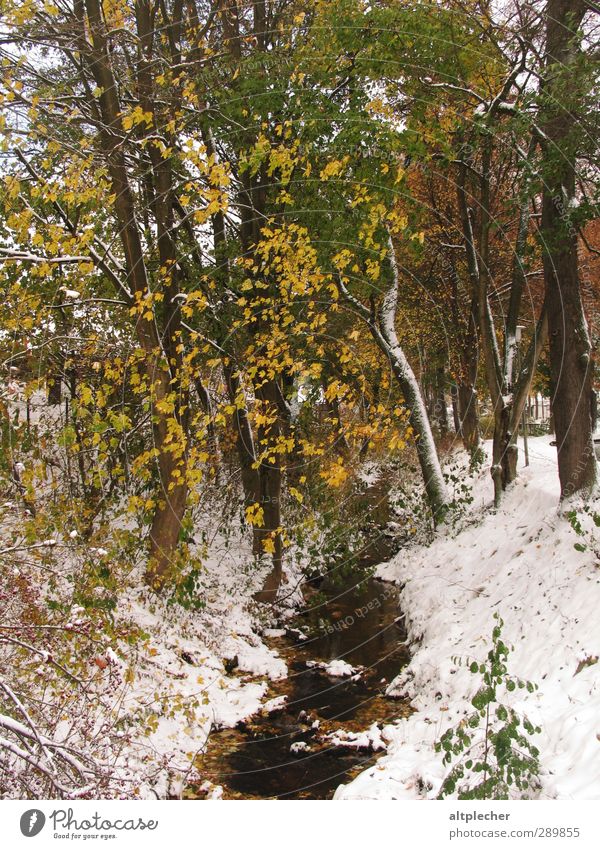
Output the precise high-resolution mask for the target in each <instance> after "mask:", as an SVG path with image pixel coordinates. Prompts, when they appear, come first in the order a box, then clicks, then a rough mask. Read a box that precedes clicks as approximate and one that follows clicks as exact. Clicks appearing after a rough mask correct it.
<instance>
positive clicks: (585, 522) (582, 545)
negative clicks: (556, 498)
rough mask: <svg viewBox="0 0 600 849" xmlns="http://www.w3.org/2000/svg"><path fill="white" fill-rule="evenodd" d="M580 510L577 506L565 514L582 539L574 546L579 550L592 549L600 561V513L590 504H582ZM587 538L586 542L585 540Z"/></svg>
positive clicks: (599, 561)
mask: <svg viewBox="0 0 600 849" xmlns="http://www.w3.org/2000/svg"><path fill="white" fill-rule="evenodd" d="M579 511H580V512H578V511H577V510H576V509H575V508H573V509H572V510H568V511H567V513H566V514H565V516H566V518H567V521H568V522H569V524H570V525H571V527H572V528H573V530H574V531H575V533H576V534H577V536H578V537H580V538H581V539H580V540H579V541H578V542H576V543H575V544H574V546H573V548H575V549H576V550H577V551H582V552H583V551H591V552H592V553H593V554H594V555H595V557H596V561H597V562H598V563H600V543H599V542H598V531H597V528H600V513H598V512H596V510H594V508H593V507H592V506H591V505H589V504H582V505H581V506H580V508H579ZM584 540H585V542H584Z"/></svg>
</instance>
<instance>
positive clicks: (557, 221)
mask: <svg viewBox="0 0 600 849" xmlns="http://www.w3.org/2000/svg"><path fill="white" fill-rule="evenodd" d="M586 10H587V4H586V3H584V2H583V0H548V3H547V5H546V19H547V20H546V78H545V80H544V87H543V94H544V106H543V111H544V113H545V114H544V120H543V126H542V128H543V131H544V133H545V135H546V137H547V139H548V141H547V146H546V148H545V151H544V159H545V163H544V164H545V168H544V179H545V182H544V192H543V199H542V225H541V229H542V233H541V235H542V240H543V262H544V278H545V283H546V298H547V303H548V323H549V347H550V368H551V372H552V379H553V383H554V395H553V398H552V412H553V416H554V426H555V429H556V443H557V449H558V474H559V477H560V485H561V497H562V498H568V497H569V496H571V495H573V494H575V493H577V492H582V493H585V494H587V493H589V492H591V490H592V489H593V488H594V487H595V485H596V484H597V466H596V458H595V455H594V444H593V439H592V411H591V403H590V399H591V392H592V377H593V362H592V349H591V343H590V338H589V334H588V327H587V322H586V318H585V315H584V311H583V304H582V300H581V287H580V280H579V263H578V256H577V247H578V236H577V230H576V228H575V227H574V225H573V224H572V223H571V222H570V220H569V209H570V204H571V201H572V200H573V198H574V197H575V158H576V155H577V154H576V146H577V145H576V140H574V139H573V132H574V127H573V114H572V112H573V104H572V103H571V104H570V107H568V106H567V105H566V104H565V96H566V95H565V91H566V89H565V84H566V83H567V82H568V80H567V77H566V74H565V68H569V67H573V65H574V62H575V61H576V57H577V54H578V53H579V43H578V42H577V38H576V31H577V28H578V27H579V25H580V23H581V21H582V19H583V16H584V14H585V12H586Z"/></svg>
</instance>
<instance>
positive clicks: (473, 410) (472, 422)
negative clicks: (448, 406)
mask: <svg viewBox="0 0 600 849" xmlns="http://www.w3.org/2000/svg"><path fill="white" fill-rule="evenodd" d="M457 389H458V392H457V394H458V399H457V400H458V415H459V425H460V435H461V436H462V440H463V445H464V446H465V449H466V450H467V451H468V452H469V454H471V455H472V454H473V453H474V452H475V451H476V450H477V449H478V448H479V443H480V442H481V434H480V431H479V414H478V412H477V392H476V391H475V389H474V388H473V385H472V384H471V383H459V384H458V387H457Z"/></svg>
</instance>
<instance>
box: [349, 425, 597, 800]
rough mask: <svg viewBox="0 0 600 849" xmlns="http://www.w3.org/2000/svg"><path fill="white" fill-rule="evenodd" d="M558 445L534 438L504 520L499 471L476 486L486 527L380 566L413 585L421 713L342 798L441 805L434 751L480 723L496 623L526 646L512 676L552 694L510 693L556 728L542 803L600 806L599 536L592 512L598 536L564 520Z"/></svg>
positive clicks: (411, 691)
mask: <svg viewBox="0 0 600 849" xmlns="http://www.w3.org/2000/svg"><path fill="white" fill-rule="evenodd" d="M549 443H550V437H540V438H536V439H531V440H530V458H531V465H530V466H529V467H528V468H523V467H521V468H520V470H519V478H518V480H517V481H516V483H515V484H514V485H513V486H512V487H511V488H510V491H509V492H507V494H506V496H505V499H504V502H503V504H502V507H501V509H500V510H499V511H498V512H494V511H493V510H491V509H486V510H485V511H484V510H483V507H484V506H485V507H487V508H489V507H490V505H489V501H490V498H491V490H492V486H491V481H490V478H489V474H488V473H487V471H485V472H483V473H482V474H481V475H480V476H479V477H478V479H477V480H475V482H474V495H475V499H474V502H473V504H472V505H471V508H470V513H471V516H472V518H473V522H471V523H470V524H467V526H466V527H464V528H463V530H462V531H461V532H460V533H458V534H457V535H454V536H453V535H452V534H451V533H446V534H445V535H444V534H441V535H439V536H438V537H437V539H436V540H435V541H434V542H433V544H432V545H431V546H428V547H427V546H419V547H414V548H412V549H408V550H407V549H404V550H403V551H401V552H400V554H398V556H397V557H395V558H394V559H393V560H392V561H390V562H389V563H386V564H382V565H381V566H380V567H379V570H378V574H379V576H380V577H381V578H383V579H385V580H389V581H396V582H397V583H399V584H401V585H404V588H403V590H402V593H401V600H400V601H401V606H402V609H403V611H405V613H406V616H407V626H408V635H409V640H410V642H411V644H412V648H413V656H412V660H411V663H410V664H409V666H408V667H407V668H406V669H405V670H403V671H402V673H401V674H400V675H399V676H398V677H397V678H396V680H395V681H394V682H392V684H391V685H390V688H389V692H390V693H395V694H398V695H399V694H406V695H408V696H410V697H411V699H412V704H413V707H414V708H415V713H414V714H413V715H411V716H410V717H409V718H408V719H402V720H399V721H398V722H397V723H396V724H393V725H387V726H385V727H384V728H383V729H382V737H383V739H384V740H385V741H386V742H387V753H386V755H384V756H383V757H382V758H381V759H380V760H379V761H378V762H377V764H376V765H374V766H372V767H370V768H369V769H367V770H365V771H364V772H363V773H361V774H360V775H359V776H358V777H357V778H356V779H355V780H354V781H352V782H351V783H350V784H348V785H345V786H341V787H340V788H339V789H338V791H337V793H336V797H335V798H337V799H418V798H421V799H423V798H429V799H432V798H436V796H437V794H438V792H439V789H440V786H441V784H442V781H443V779H444V777H445V775H446V774H447V772H448V770H449V767H448V766H444V765H443V764H442V754H436V752H435V750H434V745H435V742H436V741H437V740H439V738H440V737H441V735H442V734H443V733H444V731H445V730H446V729H447V728H450V727H454V726H456V725H457V723H458V722H459V721H460V720H461V719H462V718H463V717H464V716H465V715H466V714H468V713H472V712H473V707H472V706H471V704H470V699H471V698H472V697H473V695H474V693H475V692H476V690H477V689H478V687H479V685H480V683H481V679H480V677H479V675H473V674H472V673H471V672H470V671H469V669H468V664H465V663H464V661H465V660H469V661H470V660H472V659H475V660H478V661H482V660H484V659H485V657H486V655H487V652H488V650H489V649H490V647H491V632H492V628H493V625H494V624H495V620H494V619H493V614H494V613H495V612H498V613H499V614H500V616H501V617H502V619H503V620H504V622H505V625H504V628H503V639H504V641H505V642H506V643H508V644H509V646H513V647H514V648H513V649H512V650H511V652H510V654H509V658H508V667H509V668H508V671H509V673H511V674H512V675H513V676H515V677H518V678H521V679H525V680H530V681H532V682H535V683H536V684H538V685H539V686H538V689H537V690H535V691H534V692H532V693H528V692H527V691H526V690H520V689H516V690H515V691H514V692H513V693H512V694H510V696H509V698H510V700H511V704H512V706H513V707H514V709H515V710H517V711H518V712H519V714H521V715H526V716H527V717H528V718H529V719H530V720H531V721H532V722H533V723H534V724H536V725H539V726H541V729H542V732H541V734H537V735H535V738H534V740H533V742H534V743H535V745H536V746H537V747H538V748H539V749H540V763H541V779H542V787H541V790H540V791H539V793H538V795H539V797H540V798H557V799H597V798H600V675H599V671H600V664H597V663H595V661H596V660H597V658H598V657H599V656H600V620H599V618H598V610H600V564H599V563H598V559H597V556H596V555H595V554H594V553H593V552H592V551H591V550H590V544H591V545H592V546H595V547H596V548H597V547H598V542H599V540H598V533H599V532H598V528H595V526H594V524H593V522H592V521H590V518H589V516H587V515H585V514H583V513H582V512H581V511H579V513H578V515H579V517H580V518H581V521H582V526H583V530H584V531H586V533H587V534H588V536H579V535H577V534H576V533H575V531H574V530H573V528H572V527H571V524H570V523H569V522H568V520H567V518H565V516H564V513H565V511H566V510H568V509H573V507H575V508H577V505H575V504H570V505H568V506H567V505H563V506H562V507H560V508H559V505H558V496H559V485H558V475H557V468H556V449H555V448H553V447H552V446H550V444H549ZM595 510H596V512H597V513H598V512H600V505H599V504H598V503H597V502H596V505H595ZM594 533H595V534H596V537H595V540H594V537H593V535H594ZM575 544H579V545H587V547H586V550H585V551H578V550H576V549H575V548H574V546H575ZM459 658H460V659H462V660H463V663H459V662H458V659H459Z"/></svg>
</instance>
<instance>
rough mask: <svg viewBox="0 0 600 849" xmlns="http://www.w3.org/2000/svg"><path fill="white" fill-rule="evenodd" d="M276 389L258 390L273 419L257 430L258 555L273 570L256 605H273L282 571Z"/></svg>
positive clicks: (279, 429) (271, 386) (274, 385)
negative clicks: (260, 513)
mask: <svg viewBox="0 0 600 849" xmlns="http://www.w3.org/2000/svg"><path fill="white" fill-rule="evenodd" d="M279 392H280V390H279V387H278V386H277V383H276V381H275V380H268V381H266V382H265V383H264V384H263V385H262V386H260V387H257V389H256V397H257V399H258V401H259V402H260V403H261V404H262V405H263V408H264V409H263V412H264V413H265V415H269V414H271V415H272V416H274V417H275V419H274V421H273V422H272V423H269V424H265V425H261V427H259V428H258V443H259V445H261V446H263V445H264V456H262V457H260V466H259V474H260V501H259V503H260V506H261V507H262V509H263V517H264V526H263V527H261V528H259V529H258V532H259V533H258V538H259V542H260V548H261V551H260V554H261V555H263V554H264V553H265V551H270V553H271V555H272V560H273V568H272V570H271V572H270V573H269V575H268V576H267V578H266V579H265V582H264V584H263V587H262V589H261V590H260V592H258V593H257V594H256V595H255V598H256V600H257V601H263V602H273V601H275V599H276V597H277V591H278V589H279V585H280V584H281V578H282V573H283V572H282V570H283V565H282V564H283V540H282V536H281V531H282V528H281V483H282V467H281V454H279V452H278V451H277V450H276V446H275V443H276V442H277V439H278V437H279V436H280V435H281V433H282V423H281V413H280V410H279V398H278V393H279Z"/></svg>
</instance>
